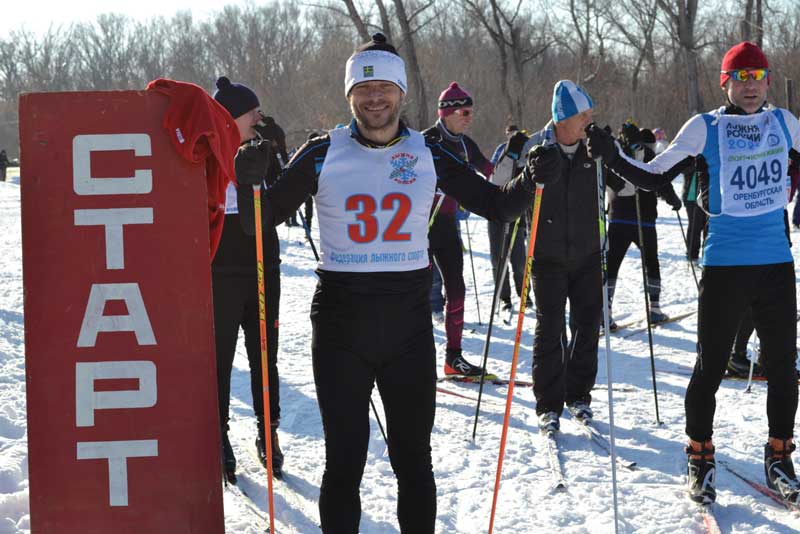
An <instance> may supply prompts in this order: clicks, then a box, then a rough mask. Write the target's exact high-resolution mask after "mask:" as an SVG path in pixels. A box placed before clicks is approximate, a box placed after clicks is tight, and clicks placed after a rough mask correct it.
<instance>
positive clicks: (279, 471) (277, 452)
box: [256, 420, 283, 480]
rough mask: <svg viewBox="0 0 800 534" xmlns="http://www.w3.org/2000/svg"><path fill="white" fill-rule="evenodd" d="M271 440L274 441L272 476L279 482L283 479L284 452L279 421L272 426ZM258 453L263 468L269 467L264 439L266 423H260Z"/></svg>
mask: <svg viewBox="0 0 800 534" xmlns="http://www.w3.org/2000/svg"><path fill="white" fill-rule="evenodd" d="M270 439H271V441H272V475H273V476H274V477H275V478H277V479H278V480H280V479H282V478H283V451H281V446H280V442H279V441H278V421H273V422H272V424H271V425H270ZM256 453H257V454H258V461H259V462H261V465H262V466H263V467H266V466H267V447H266V439H265V438H264V423H263V422H262V421H261V420H259V421H258V436H257V437H256Z"/></svg>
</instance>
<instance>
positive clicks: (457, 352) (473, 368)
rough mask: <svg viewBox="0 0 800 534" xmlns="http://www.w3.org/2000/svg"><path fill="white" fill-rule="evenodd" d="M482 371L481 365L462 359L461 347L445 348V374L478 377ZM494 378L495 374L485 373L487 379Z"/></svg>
mask: <svg viewBox="0 0 800 534" xmlns="http://www.w3.org/2000/svg"><path fill="white" fill-rule="evenodd" d="M482 373H483V368H482V367H478V366H477V365H472V364H471V363H469V362H468V361H467V360H465V359H464V356H462V355H461V349H447V351H446V356H445V361H444V374H445V376H453V375H460V376H468V377H478V378H480V376H481V374H482ZM490 377H491V378H490ZM496 378H497V377H496V376H495V375H490V374H489V373H486V379H487V380H494V379H496Z"/></svg>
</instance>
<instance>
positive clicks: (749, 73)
mask: <svg viewBox="0 0 800 534" xmlns="http://www.w3.org/2000/svg"><path fill="white" fill-rule="evenodd" d="M722 74H727V75H728V76H730V77H731V78H733V79H734V80H736V81H737V82H746V81H747V80H749V79H750V78H752V79H754V80H755V81H757V82H760V81H761V80H763V79H764V78H766V77H767V75H769V69H736V70H727V71H725V70H723V71H722Z"/></svg>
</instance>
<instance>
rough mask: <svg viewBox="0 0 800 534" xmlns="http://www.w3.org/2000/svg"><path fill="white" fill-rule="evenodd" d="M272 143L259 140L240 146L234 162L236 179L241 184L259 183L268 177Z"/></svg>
mask: <svg viewBox="0 0 800 534" xmlns="http://www.w3.org/2000/svg"><path fill="white" fill-rule="evenodd" d="M271 145H272V143H270V142H269V141H258V142H257V143H248V144H246V145H242V146H240V147H239V151H238V152H237V153H236V158H235V159H234V164H235V166H236V181H237V182H239V183H240V184H246V185H259V184H260V183H261V181H262V180H263V179H264V178H266V176H267V171H269V166H270V161H271V160H272V147H271Z"/></svg>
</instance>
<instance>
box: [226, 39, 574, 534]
mask: <svg viewBox="0 0 800 534" xmlns="http://www.w3.org/2000/svg"><path fill="white" fill-rule="evenodd" d="M406 91H407V86H406V74H405V66H404V64H403V60H402V59H401V58H400V56H399V55H397V52H396V50H395V49H394V47H393V46H392V45H390V44H389V43H387V42H386V38H385V37H384V36H383V35H381V34H376V35H375V36H374V37H373V40H372V41H371V42H370V43H367V44H365V45H363V46H361V47H360V48H359V49H357V50H356V52H355V53H354V54H353V55H352V56H351V57H350V59H349V60H348V61H347V67H346V74H345V96H346V97H347V99H348V102H349V104H350V108H351V111H352V113H353V117H354V119H353V121H352V122H351V123H350V125H349V127H345V128H339V129H335V130H331V131H330V132H329V133H328V134H327V135H324V136H322V137H318V138H315V139H313V140H311V141H309V142H308V143H306V145H305V146H304V147H302V148H301V149H300V150H299V151H298V152H297V153H296V154H295V155H294V157H293V158H292V160H291V161H290V163H289V165H288V167H287V168H286V169H285V170H284V171H283V172H282V174H281V176H280V179H279V180H278V182H277V183H276V184H275V185H274V186H272V187H270V188H269V189H268V190H267V191H266V193H265V197H266V202H265V210H264V216H265V218H266V223H267V224H274V223H275V222H276V221H281V220H283V219H284V218H285V217H286V216H288V215H289V214H290V213H292V212H294V210H296V209H297V207H298V206H299V205H300V204H301V203H302V202H304V201H305V199H306V197H308V195H314V197H315V202H316V204H317V213H318V220H319V228H320V251H321V257H320V262H319V265H318V269H317V275H318V276H319V283H318V285H317V289H316V291H315V293H314V298H313V301H312V305H311V326H312V342H311V353H312V365H313V371H314V381H315V384H316V392H317V400H318V403H319V408H320V413H321V416H322V424H323V428H324V434H325V472H324V474H323V477H322V486H321V488H320V499H319V507H320V520H321V523H322V531H323V533H339V532H348V533H350V532H353V533H355V532H358V529H359V527H358V526H359V521H360V516H361V500H360V496H359V485H360V482H361V476H362V473H363V471H364V466H365V463H366V458H367V449H368V444H369V432H370V429H369V400H370V395H371V392H372V389H373V386H374V385H375V384H377V386H378V391H379V392H380V395H381V397H382V399H383V405H384V410H385V415H386V423H387V432H388V445H389V457H390V460H391V464H392V469H393V470H394V473H395V476H396V477H397V483H398V507H397V514H398V520H399V524H400V529H401V532H403V533H406V534H411V533H414V534H432V533H433V532H434V528H435V523H436V521H435V518H436V485H435V483H434V477H433V468H432V465H431V447H430V436H431V431H432V428H433V421H434V410H435V404H436V403H435V400H436V399H435V395H436V367H435V365H436V362H435V356H436V350H435V346H434V339H433V325H432V322H431V312H430V303H429V299H428V294H429V290H430V284H431V271H430V263H429V259H428V237H427V236H428V217H429V214H430V210H431V205H432V203H433V197H434V192H435V191H436V188H437V187H439V188H441V189H442V191H444V192H445V193H446V194H448V195H451V196H453V197H454V198H455V199H457V200H458V201H459V202H460V203H461V204H463V205H464V206H465V207H466V208H467V209H469V210H470V211H474V212H475V213H478V214H480V215H482V216H485V217H488V218H499V219H501V220H505V221H511V220H513V219H514V218H515V217H517V216H518V215H519V214H520V213H521V212H522V211H523V210H524V209H525V208H526V207H527V206H528V205H530V203H531V202H532V200H533V191H534V190H535V187H536V185H535V183H534V182H535V180H540V181H546V180H549V179H551V178H553V177H554V176H555V177H557V176H558V173H552V172H550V167H551V166H552V162H553V161H555V162H558V161H559V160H557V159H554V158H553V156H552V155H551V152H549V151H547V150H544V151H543V150H541V149H538V150H535V151H533V153H532V154H531V155H530V156H529V157H528V158H527V159H528V160H529V161H528V163H527V164H526V171H525V173H524V175H523V176H522V177H520V178H518V179H516V180H513V181H511V182H509V183H508V184H506V185H505V186H504V187H502V188H498V187H497V186H494V185H492V184H490V183H488V182H486V181H485V180H483V179H482V178H481V177H480V176H479V175H478V174H476V173H475V171H474V170H473V169H472V167H470V166H469V165H468V164H466V163H464V162H463V161H461V160H460V159H459V158H458V157H456V156H455V155H453V154H451V153H450V152H448V151H446V150H445V149H443V148H442V146H441V145H440V144H439V143H437V142H434V141H432V140H426V139H425V138H424V137H423V136H422V135H421V134H420V133H419V132H416V131H414V130H411V129H409V128H407V127H405V126H404V125H403V124H401V123H400V120H399V116H400V106H401V104H402V101H403V98H404V96H405V93H406ZM268 152H269V148H268V147H265V146H264V145H254V146H248V147H245V148H244V149H242V150H241V151H240V153H239V155H238V157H237V161H236V163H237V177H238V179H239V181H240V182H243V183H247V182H248V181H249V178H248V177H249V176H252V177H253V180H252V182H251V183H260V181H261V177H263V174H264V173H265V172H267V170H268V169H267V165H266V161H267V159H266V155H267V153H268ZM246 189H247V188H241V190H242V191H244V190H246ZM249 205H251V204H250V203H249V202H247V201H243V202H240V206H241V207H242V208H244V207H245V206H249ZM252 217H253V213H252V210H251V211H250V213H249V215H247V214H245V220H244V223H245V226H246V227H249V226H250V224H251V223H252Z"/></svg>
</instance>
